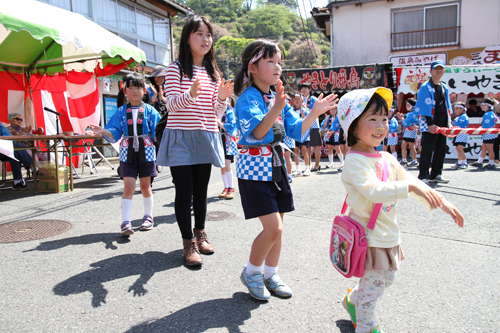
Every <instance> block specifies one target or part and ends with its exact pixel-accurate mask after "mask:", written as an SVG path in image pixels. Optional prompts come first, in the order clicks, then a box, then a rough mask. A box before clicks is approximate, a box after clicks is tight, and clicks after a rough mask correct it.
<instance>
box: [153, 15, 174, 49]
mask: <svg viewBox="0 0 500 333" xmlns="http://www.w3.org/2000/svg"><path fill="white" fill-rule="evenodd" d="M154 28H155V41H157V42H160V43H163V44H169V41H170V29H169V28H170V27H169V24H168V20H167V19H164V18H161V17H158V16H155V26H154Z"/></svg>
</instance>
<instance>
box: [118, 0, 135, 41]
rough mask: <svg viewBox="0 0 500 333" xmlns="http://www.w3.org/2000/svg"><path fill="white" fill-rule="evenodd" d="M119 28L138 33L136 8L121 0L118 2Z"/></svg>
mask: <svg viewBox="0 0 500 333" xmlns="http://www.w3.org/2000/svg"><path fill="white" fill-rule="evenodd" d="M118 28H120V29H122V30H125V31H128V32H132V33H136V32H137V31H136V29H135V10H134V7H132V6H129V5H127V4H125V3H123V2H121V1H119V2H118Z"/></svg>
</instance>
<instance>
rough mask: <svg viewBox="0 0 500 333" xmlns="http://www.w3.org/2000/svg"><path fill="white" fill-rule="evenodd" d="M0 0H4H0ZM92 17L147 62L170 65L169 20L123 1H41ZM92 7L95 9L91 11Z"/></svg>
mask: <svg viewBox="0 0 500 333" xmlns="http://www.w3.org/2000/svg"><path fill="white" fill-rule="evenodd" d="M0 1H1V0H0ZM39 1H41V2H45V3H48V4H51V5H53V6H56V7H60V8H64V9H66V10H70V11H73V12H75V13H80V14H82V15H85V16H87V17H90V18H92V17H93V15H92V14H93V13H94V15H95V21H96V22H97V23H98V24H100V25H103V26H104V27H105V28H106V29H108V30H109V31H111V32H112V33H114V34H115V35H118V36H120V37H121V38H123V39H125V40H126V41H127V42H129V43H131V44H132V45H135V46H138V47H139V48H141V49H142V50H143V51H144V52H145V53H146V58H147V60H148V61H151V62H153V63H158V64H162V65H168V64H169V63H170V61H171V59H170V20H169V19H168V18H165V17H160V16H157V15H153V14H152V13H150V12H147V11H144V10H141V9H139V8H138V7H136V6H135V5H134V4H133V3H132V2H130V4H129V3H126V2H124V1H120V0H39ZM92 5H93V6H94V8H92Z"/></svg>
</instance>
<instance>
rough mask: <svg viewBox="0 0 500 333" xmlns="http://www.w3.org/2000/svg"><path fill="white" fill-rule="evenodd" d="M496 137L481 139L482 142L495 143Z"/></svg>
mask: <svg viewBox="0 0 500 333" xmlns="http://www.w3.org/2000/svg"><path fill="white" fill-rule="evenodd" d="M495 140H496V139H489V140H483V143H495Z"/></svg>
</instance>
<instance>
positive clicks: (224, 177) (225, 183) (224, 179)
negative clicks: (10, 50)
mask: <svg viewBox="0 0 500 333" xmlns="http://www.w3.org/2000/svg"><path fill="white" fill-rule="evenodd" d="M226 175H227V173H225V174H223V175H222V183H223V184H224V188H227V179H226Z"/></svg>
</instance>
